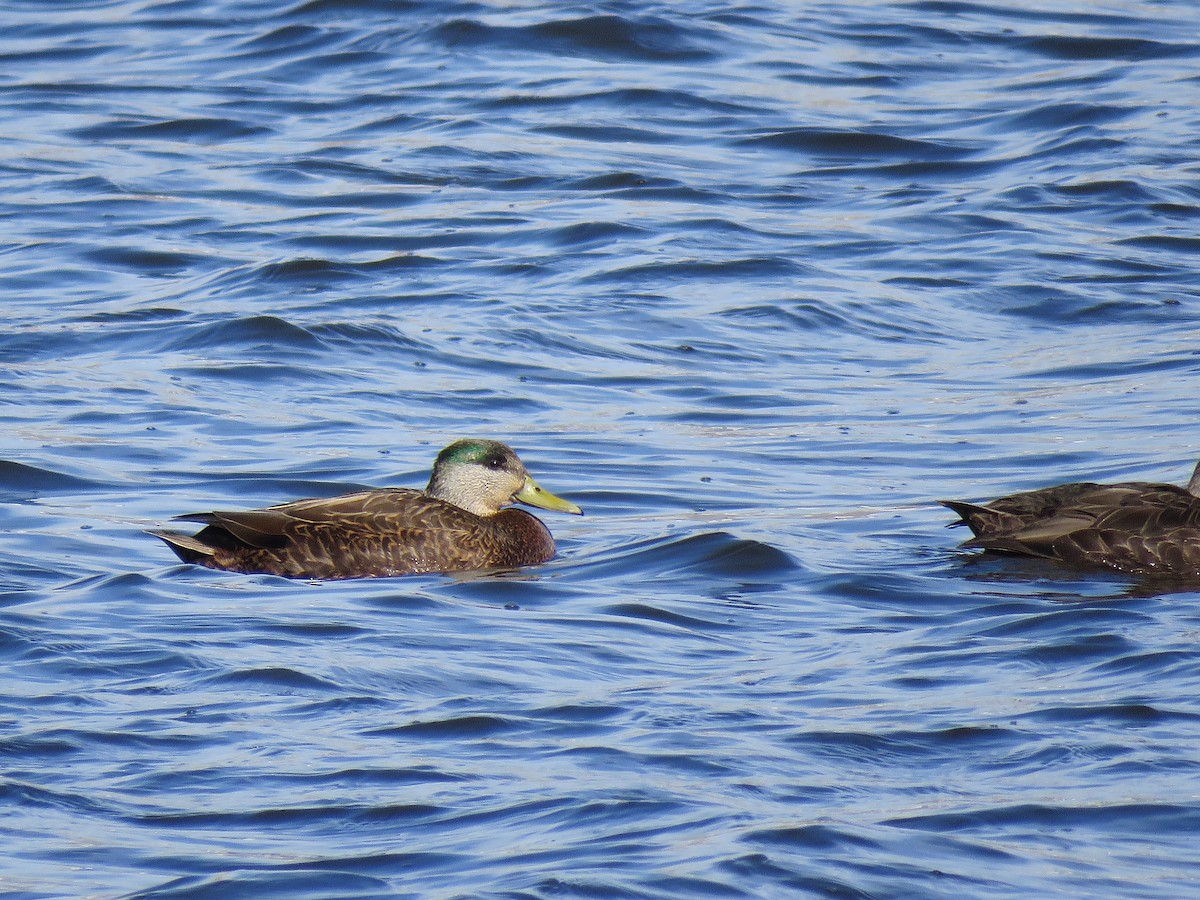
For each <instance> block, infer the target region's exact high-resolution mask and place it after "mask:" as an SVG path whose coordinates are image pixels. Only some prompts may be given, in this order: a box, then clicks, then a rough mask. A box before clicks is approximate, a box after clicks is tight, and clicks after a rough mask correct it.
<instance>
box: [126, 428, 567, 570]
mask: <svg viewBox="0 0 1200 900" xmlns="http://www.w3.org/2000/svg"><path fill="white" fill-rule="evenodd" d="M514 503H524V504H527V505H529V506H535V507H538V508H540V509H546V510H555V511H559V512H565V513H572V514H574V515H582V514H583V510H581V509H580V508H579V507H578V506H576V505H575V504H574V503H571V502H570V501H569V500H564V499H563V498H561V497H557V496H555V495H554V494H552V493H550V492H549V491H547V490H546V489H545V488H543V487H542V486H541V485H539V484H538V483H537V482H536V481H535V480H534V479H533V477H532V476H531V475H530V474H529V472H528V471H527V470H526V469H525V465H524V463H522V462H521V460H520V458H519V457H518V456H517V454H516V453H515V452H514V451H513V449H512V448H511V447H509V446H508V445H507V444H504V443H501V442H500V441H494V440H485V439H480V438H465V439H463V440H458V441H455V442H454V443H452V444H450V445H449V446H448V447H446V448H445V449H443V450H442V451H441V452H440V453H439V454H438V455H437V459H436V460H435V461H434V464H433V472H432V474H431V476H430V479H429V484H428V486H427V487H426V488H425V489H424V490H423V491H421V490H416V489H413V488H383V489H378V490H367V491H357V492H355V493H350V494H343V495H341V496H338V497H332V498H327V499H315V500H298V501H295V502H291V503H283V504H280V505H278V506H269V507H267V508H265V509H251V510H244V511H240V512H227V511H215V512H203V513H188V514H186V515H182V516H175V517H174V519H173V520H172V521H187V522H199V523H201V524H203V525H204V526H205V527H204V528H203V529H202V530H201V531H199V532H198V533H196V534H185V533H183V532H179V531H174V530H169V529H154V530H151V531H150V532H149V534H152V535H154V536H155V537H157V538H159V539H161V540H162V541H165V542H166V544H167V546H168V547H170V548H171V550H173V551H174V552H175V555H176V556H178V557H179V558H180V559H181V560H183V561H184V562H187V563H196V564H199V565H201V566H207V567H208V568H210V569H222V570H225V571H230V572H242V573H247V574H267V575H282V576H285V577H287V578H307V579H312V580H333V579H345V578H379V577H390V576H399V575H418V574H433V573H448V572H463V571H471V570H476V569H514V568H518V567H522V566H532V565H538V564H540V563H544V562H547V561H548V560H550V559H551V558H553V557H554V554H555V546H554V538H553V537H552V536H551V534H550V530H549V529H548V528H547V527H546V526H545V525H544V524H543V523H542V521H541V520H540V519H538V518H537V517H536V516H534V515H532V514H531V513H529V512H526V511H525V510H523V509H516V508H514V507H513V504H514Z"/></svg>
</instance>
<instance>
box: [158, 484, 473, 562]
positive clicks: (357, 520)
mask: <svg viewBox="0 0 1200 900" xmlns="http://www.w3.org/2000/svg"><path fill="white" fill-rule="evenodd" d="M445 506H446V504H443V503H441V501H438V500H433V499H431V498H429V497H426V496H425V495H424V494H423V493H421V492H420V491H416V490H410V489H406V488H392V489H387V490H374V491H358V492H356V493H353V494H343V495H341V496H339V497H329V498H324V499H316V500H297V501H295V502H292V503H282V504H280V505H278V506H269V507H267V508H266V509H247V510H214V511H213V512H204V513H188V514H186V515H182V516H176V517H175V519H176V520H179V521H185V522H200V523H202V524H204V525H212V526H216V527H218V528H223V529H224V530H225V531H227V532H229V534H231V535H233V537H235V538H237V539H238V540H239V541H241V542H243V543H245V544H246V545H248V546H250V547H257V548H259V549H263V550H274V549H279V548H281V547H284V546H286V545H287V544H288V543H289V541H291V540H293V539H294V538H295V537H296V535H297V534H298V533H303V532H311V531H313V530H323V529H322V528H321V526H325V528H337V529H339V530H340V531H343V532H344V533H346V534H354V533H372V532H374V533H379V532H397V531H402V530H403V529H404V525H405V523H406V522H408V523H411V524H412V525H413V526H417V527H419V526H420V524H421V523H422V521H424V520H427V519H428V518H429V517H430V516H431V515H434V514H436V513H437V512H439V511H441V510H442V508H443V507H445ZM442 518H453V516H452V515H451V516H449V517H447V516H445V514H444V513H443V516H442ZM313 526H317V528H315V529H314V528H313Z"/></svg>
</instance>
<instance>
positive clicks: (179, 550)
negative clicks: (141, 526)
mask: <svg viewBox="0 0 1200 900" xmlns="http://www.w3.org/2000/svg"><path fill="white" fill-rule="evenodd" d="M146 534H152V535H154V536H155V537H156V538H159V539H160V540H162V541H165V542H166V545H167V546H168V547H170V548H171V549H172V550H174V551H175V555H176V556H178V557H179V558H180V559H182V560H183V561H184V562H189V563H194V562H198V561H201V559H202V558H208V557H212V556H213V555H215V554H216V552H217V548H216V547H210V546H209V545H208V544H206V543H204V542H203V541H200V540H197V538H196V536H195V535H191V534H182V533H180V532H178V531H165V530H163V529H159V528H155V529H151V530H149V531H147V532H146Z"/></svg>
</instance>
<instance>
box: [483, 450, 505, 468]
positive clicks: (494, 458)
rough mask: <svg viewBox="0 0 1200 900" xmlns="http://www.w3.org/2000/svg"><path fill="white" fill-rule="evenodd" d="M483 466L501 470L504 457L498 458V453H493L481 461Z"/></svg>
mask: <svg viewBox="0 0 1200 900" xmlns="http://www.w3.org/2000/svg"><path fill="white" fill-rule="evenodd" d="M483 464H484V465H485V466H487V467H488V468H489V469H503V468H504V457H503V456H500V455H499V454H498V453H493V454H492V455H491V456H489V457H488V458H487V459H485V460H484V461H483Z"/></svg>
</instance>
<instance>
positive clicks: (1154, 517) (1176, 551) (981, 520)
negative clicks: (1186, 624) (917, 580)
mask: <svg viewBox="0 0 1200 900" xmlns="http://www.w3.org/2000/svg"><path fill="white" fill-rule="evenodd" d="M941 502H942V504H943V505H945V506H948V507H949V508H950V509H952V510H954V512H956V513H958V514H959V516H961V517H962V518H961V521H959V522H956V523H954V524H956V525H963V524H965V525H967V526H968V527H970V529H971V531H972V532H974V534H975V536H974V537H973V538H971V539H970V540H968V541H966V542H965V543H964V544H963V546H964V547H979V548H982V549H985V550H997V551H1001V552H1005V553H1016V554H1020V555H1023V556H1035V557H1040V558H1043V559H1056V560H1061V561H1063V562H1066V563H1073V564H1078V565H1092V566H1104V567H1107V568H1110V569H1116V570H1118V571H1121V572H1129V573H1131V574H1138V575H1169V576H1174V577H1186V578H1200V465H1197V467H1196V470H1195V472H1194V473H1193V474H1192V479H1191V481H1190V482H1189V484H1188V486H1187V488H1181V487H1176V486H1175V485H1173V484H1158V483H1154V482H1146V481H1131V482H1124V483H1121V484H1095V483H1092V482H1076V483H1072V484H1062V485H1058V486H1056V487H1049V488H1043V489H1041V490H1036V491H1027V492H1025V493H1021V494H1013V495H1012V496H1009V497H1001V498H1000V499H999V500H993V501H991V502H990V503H984V504H975V503H966V502H963V501H959V500H943V501H941Z"/></svg>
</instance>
